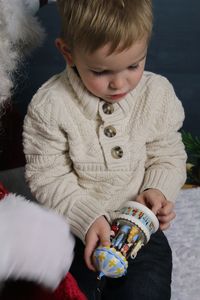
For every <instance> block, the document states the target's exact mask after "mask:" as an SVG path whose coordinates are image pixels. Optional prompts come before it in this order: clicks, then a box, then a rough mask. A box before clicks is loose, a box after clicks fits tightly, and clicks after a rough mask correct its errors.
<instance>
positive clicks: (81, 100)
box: [65, 67, 141, 119]
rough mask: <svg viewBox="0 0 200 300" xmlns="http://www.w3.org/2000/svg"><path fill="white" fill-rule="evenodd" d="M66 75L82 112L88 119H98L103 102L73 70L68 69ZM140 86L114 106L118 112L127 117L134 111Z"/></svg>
mask: <svg viewBox="0 0 200 300" xmlns="http://www.w3.org/2000/svg"><path fill="white" fill-rule="evenodd" d="M66 73H67V74H66ZM66 73H65V76H66V75H67V78H68V80H69V83H70V85H71V87H72V89H73V91H74V93H75V95H76V100H77V101H78V104H79V105H80V107H81V110H82V111H83V113H84V114H85V115H87V117H88V119H96V116H97V113H98V109H99V103H100V102H102V101H103V100H101V99H99V98H97V97H96V96H94V95H93V94H91V93H90V92H89V91H88V90H87V89H86V88H85V86H84V85H83V83H82V81H81V79H80V78H79V76H78V75H77V74H76V72H75V71H74V69H73V68H71V67H67V69H66ZM140 85H141V84H140V83H139V84H138V86H137V87H136V88H135V89H134V90H133V91H131V92H130V93H129V94H128V95H127V96H126V97H125V98H124V99H123V100H121V101H120V102H118V103H114V104H113V106H114V108H115V110H116V111H118V112H119V111H121V113H122V114H123V115H124V116H127V115H128V114H129V113H130V111H132V109H133V107H134V104H135V102H136V98H137V95H138V90H139V89H140ZM103 102H104V101H103Z"/></svg>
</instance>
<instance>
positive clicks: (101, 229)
mask: <svg viewBox="0 0 200 300" xmlns="http://www.w3.org/2000/svg"><path fill="white" fill-rule="evenodd" d="M85 242H86V245H85V253H84V258H85V263H86V265H87V267H88V268H89V269H90V270H92V271H96V270H95V268H94V266H93V264H92V253H93V251H94V250H95V249H96V247H97V246H98V245H99V244H101V245H102V246H109V245H110V225H109V223H108V221H106V219H105V217H104V216H101V217H99V218H98V219H96V220H95V222H94V223H93V224H92V225H91V226H90V228H89V230H88V232H87V234H86V238H85Z"/></svg>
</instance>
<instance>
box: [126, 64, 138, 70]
mask: <svg viewBox="0 0 200 300" xmlns="http://www.w3.org/2000/svg"><path fill="white" fill-rule="evenodd" d="M138 67H139V64H138V65H132V66H129V67H128V68H129V70H136V69H137V68H138Z"/></svg>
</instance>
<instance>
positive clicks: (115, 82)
mask: <svg viewBox="0 0 200 300" xmlns="http://www.w3.org/2000/svg"><path fill="white" fill-rule="evenodd" d="M124 84H125V80H124V78H123V77H119V76H116V77H114V78H112V79H111V81H110V83H109V88H110V89H112V90H121V89H122V88H123V87H124Z"/></svg>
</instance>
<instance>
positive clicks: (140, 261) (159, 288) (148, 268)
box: [70, 230, 172, 300]
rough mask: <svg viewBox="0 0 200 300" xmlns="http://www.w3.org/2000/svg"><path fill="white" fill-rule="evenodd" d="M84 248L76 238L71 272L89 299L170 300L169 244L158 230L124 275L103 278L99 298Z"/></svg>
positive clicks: (170, 255)
mask: <svg viewBox="0 0 200 300" xmlns="http://www.w3.org/2000/svg"><path fill="white" fill-rule="evenodd" d="M83 252H84V246H83V244H82V242H81V241H80V240H78V239H77V241H76V247H75V258H74V261H73V264H72V267H71V270H70V272H71V273H72V274H73V275H74V276H75V278H76V280H77V282H78V284H79V287H80V288H81V289H82V291H83V292H84V293H85V294H86V296H87V297H88V300H99V299H102V300H112V299H113V300H123V299H127V300H161V299H162V300H169V299H170V297H171V287H170V285H171V272H172V254H171V249H170V246H169V244H168V241H167V239H166V237H165V235H164V234H163V232H162V231H160V230H158V231H157V232H156V233H155V234H153V235H152V236H151V239H150V241H149V242H148V244H147V245H146V246H144V247H143V248H142V249H141V250H140V251H139V252H138V255H137V257H136V258H135V259H129V265H128V271H127V274H126V275H125V276H123V277H121V278H118V279H111V278H106V279H105V280H104V281H105V282H104V287H103V288H102V292H101V297H99V294H98V293H96V287H97V280H96V274H95V273H94V272H91V271H89V270H88V269H87V267H86V266H85V263H84V260H83Z"/></svg>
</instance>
